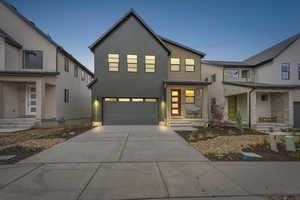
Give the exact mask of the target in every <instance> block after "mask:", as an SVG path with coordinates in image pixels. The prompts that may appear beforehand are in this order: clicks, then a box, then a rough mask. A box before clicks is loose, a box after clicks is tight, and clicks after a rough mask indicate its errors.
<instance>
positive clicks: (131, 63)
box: [127, 55, 137, 72]
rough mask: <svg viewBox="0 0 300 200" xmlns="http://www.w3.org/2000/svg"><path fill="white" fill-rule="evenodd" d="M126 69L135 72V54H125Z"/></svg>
mask: <svg viewBox="0 0 300 200" xmlns="http://www.w3.org/2000/svg"><path fill="white" fill-rule="evenodd" d="M127 71H128V72H137V55H127Z"/></svg>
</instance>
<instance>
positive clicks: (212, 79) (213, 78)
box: [211, 74, 216, 82]
mask: <svg viewBox="0 0 300 200" xmlns="http://www.w3.org/2000/svg"><path fill="white" fill-rule="evenodd" d="M211 82H216V74H213V75H211Z"/></svg>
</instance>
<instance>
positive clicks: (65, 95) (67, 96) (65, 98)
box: [64, 89, 70, 103]
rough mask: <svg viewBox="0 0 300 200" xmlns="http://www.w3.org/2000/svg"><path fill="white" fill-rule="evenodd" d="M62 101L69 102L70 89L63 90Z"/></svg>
mask: <svg viewBox="0 0 300 200" xmlns="http://www.w3.org/2000/svg"><path fill="white" fill-rule="evenodd" d="M64 102H65V103H69V102H70V91H69V89H65V90H64Z"/></svg>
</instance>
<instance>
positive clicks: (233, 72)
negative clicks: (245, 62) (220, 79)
mask: <svg viewBox="0 0 300 200" xmlns="http://www.w3.org/2000/svg"><path fill="white" fill-rule="evenodd" d="M230 73H231V78H232V79H239V73H240V71H239V70H238V69H233V70H231V71H230Z"/></svg>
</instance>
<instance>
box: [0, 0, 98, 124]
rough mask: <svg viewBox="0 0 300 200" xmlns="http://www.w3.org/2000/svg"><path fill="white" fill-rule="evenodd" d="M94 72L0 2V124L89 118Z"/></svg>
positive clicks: (15, 10) (72, 120) (69, 121)
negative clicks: (90, 83) (91, 83)
mask: <svg viewBox="0 0 300 200" xmlns="http://www.w3.org/2000/svg"><path fill="white" fill-rule="evenodd" d="M92 77H93V73H92V72H91V71H89V70H88V69H87V68H86V67H85V66H83V65H82V64H81V63H80V62H79V61H78V60H77V59H75V58H74V57H73V56H72V55H71V54H69V53H68V52H67V51H66V50H64V49H63V48H62V47H61V46H60V45H58V44H57V43H56V42H55V41H54V40H53V39H52V38H51V37H50V36H49V35H47V34H45V33H44V32H42V31H41V30H40V29H39V28H38V27H37V26H36V25H35V24H34V23H33V22H31V21H30V20H28V19H27V18H25V17H24V16H23V15H22V14H20V13H19V12H18V11H17V9H16V8H15V7H13V6H11V5H9V4H7V3H6V2H5V1H0V127H10V126H21V127H30V126H32V125H42V126H50V125H51V126H52V125H57V124H58V123H59V122H66V123H72V124H79V123H86V122H89V121H90V115H91V111H90V107H91V105H90V102H91V100H90V98H91V97H90V96H91V92H90V90H89V89H88V88H87V84H88V83H89V82H90V81H92Z"/></svg>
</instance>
